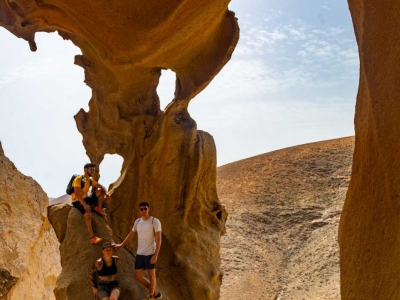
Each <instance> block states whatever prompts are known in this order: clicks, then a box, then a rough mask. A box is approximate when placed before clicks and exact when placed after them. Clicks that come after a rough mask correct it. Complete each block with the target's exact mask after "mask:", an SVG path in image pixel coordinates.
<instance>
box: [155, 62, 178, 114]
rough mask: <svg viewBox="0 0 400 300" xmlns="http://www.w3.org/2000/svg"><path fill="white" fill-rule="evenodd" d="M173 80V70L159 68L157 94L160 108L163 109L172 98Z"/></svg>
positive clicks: (174, 76)
mask: <svg viewBox="0 0 400 300" xmlns="http://www.w3.org/2000/svg"><path fill="white" fill-rule="evenodd" d="M175 81H176V74H175V72H173V71H171V70H161V76H160V80H159V82H158V86H157V94H158V95H159V97H160V109H161V110H165V109H166V108H167V106H168V105H169V104H170V103H171V102H172V100H173V99H174V93H175Z"/></svg>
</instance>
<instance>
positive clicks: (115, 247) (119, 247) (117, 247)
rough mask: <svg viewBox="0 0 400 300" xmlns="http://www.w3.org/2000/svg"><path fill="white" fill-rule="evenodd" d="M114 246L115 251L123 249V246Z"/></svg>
mask: <svg viewBox="0 0 400 300" xmlns="http://www.w3.org/2000/svg"><path fill="white" fill-rule="evenodd" d="M112 246H113V248H114V249H115V251H118V250H119V249H121V248H122V246H123V245H122V244H113V245H112Z"/></svg>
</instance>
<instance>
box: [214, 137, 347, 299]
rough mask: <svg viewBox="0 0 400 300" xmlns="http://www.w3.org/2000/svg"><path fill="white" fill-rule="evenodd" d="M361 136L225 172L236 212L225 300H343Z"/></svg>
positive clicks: (226, 260) (221, 188)
mask: <svg viewBox="0 0 400 300" xmlns="http://www.w3.org/2000/svg"><path fill="white" fill-rule="evenodd" d="M353 148H354V138H353V137H350V138H343V139H336V140H330V141H323V142H319V143H312V144H306V145H301V146H296V147H291V148H287V149H283V150H278V151H274V152H270V153H266V154H263V155H259V156H256V157H252V158H248V159H245V160H241V161H238V162H235V163H231V164H228V165H225V166H222V167H219V168H218V182H217V184H218V193H219V198H220V200H221V202H222V203H223V204H225V206H226V208H227V211H228V213H229V216H228V221H227V225H226V227H227V235H225V236H223V237H222V245H221V258H222V269H223V271H224V277H223V284H222V287H221V299H222V300H228V299H234V300H235V299H236V300H244V299H271V300H272V299H276V300H283V299H300V300H302V299H340V283H339V247H338V244H337V230H338V224H339V219H340V214H341V208H342V206H343V202H344V199H345V196H346V191H347V187H348V184H349V179H350V172H351V163H352V155H353Z"/></svg>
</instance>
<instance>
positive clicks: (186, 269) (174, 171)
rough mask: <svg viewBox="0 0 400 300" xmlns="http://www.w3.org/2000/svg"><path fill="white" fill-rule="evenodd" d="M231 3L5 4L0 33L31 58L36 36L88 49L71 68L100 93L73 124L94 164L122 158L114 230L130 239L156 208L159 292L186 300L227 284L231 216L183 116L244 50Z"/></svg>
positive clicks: (203, 146)
mask: <svg viewBox="0 0 400 300" xmlns="http://www.w3.org/2000/svg"><path fill="white" fill-rule="evenodd" d="M228 3H229V0H205V1H189V0H171V1H166V2H160V1H154V0H149V1H138V0H129V1H127V0H123V1H111V2H110V1H109V2H101V1H77V0H68V1H66V0H53V1H46V0H44V1H43V0H41V1H37V0H15V1H9V0H0V25H1V26H3V27H5V28H6V29H8V30H9V31H11V32H12V33H14V34H15V35H16V36H18V37H21V38H24V39H25V40H27V41H28V42H29V44H30V47H31V49H32V50H36V44H35V41H34V35H35V32H37V31H46V32H52V31H55V30H57V31H58V33H59V34H60V35H61V36H62V37H63V38H65V39H70V40H71V41H72V42H73V43H74V44H75V45H77V46H78V47H79V48H80V49H81V50H82V55H79V56H77V57H76V59H75V63H76V64H77V65H79V66H81V67H83V68H84V70H85V82H86V84H87V85H88V86H90V87H91V88H92V91H93V93H92V99H91V100H90V103H89V107H90V110H89V112H84V111H83V110H81V111H80V112H79V113H78V114H77V115H76V116H75V119H76V122H77V126H78V129H79V131H80V132H81V133H82V136H83V144H84V146H85V148H86V151H87V154H88V156H89V158H90V159H91V161H92V162H94V163H97V164H100V163H101V161H102V159H103V157H104V155H105V154H107V153H108V154H115V153H117V154H119V155H121V156H122V157H123V158H124V163H123V167H122V171H121V177H120V179H119V180H118V181H117V182H116V184H115V185H114V186H113V199H114V201H113V203H112V205H111V207H110V210H111V228H112V230H113V232H114V233H115V234H116V235H117V236H119V237H124V236H125V235H126V234H127V232H128V231H129V230H130V229H131V226H132V223H133V220H134V219H135V211H136V209H137V205H138V203H139V202H140V201H142V200H147V201H150V202H151V205H152V206H153V208H154V209H153V213H154V214H155V215H156V216H157V217H159V218H160V219H161V221H162V223H163V228H164V232H163V239H164V240H163V251H162V253H161V257H160V265H161V269H160V272H159V274H160V282H163V284H164V286H165V288H166V294H169V293H174V291H179V293H180V297H181V298H186V299H218V297H219V287H220V284H221V272H220V256H219V250H220V235H221V233H222V232H224V230H225V219H226V216H227V213H226V211H225V209H224V208H223V206H222V205H221V203H220V202H219V200H218V197H217V192H216V183H215V182H216V158H215V145H214V141H213V138H212V137H211V136H210V135H209V134H207V133H205V132H201V131H197V128H196V123H195V121H194V120H193V119H191V117H190V115H189V113H188V110H187V108H188V105H189V101H190V100H191V99H192V98H193V97H194V96H195V95H196V94H198V93H199V92H200V91H201V90H203V89H204V88H205V87H206V86H207V85H208V84H209V82H210V81H211V80H212V79H213V77H214V76H215V75H216V74H217V73H218V72H219V71H220V70H221V68H222V67H223V66H224V65H225V63H226V62H227V61H228V60H229V59H230V56H231V54H232V52H233V50H234V48H235V45H236V43H237V40H238V35H239V29H238V25H237V21H236V19H235V17H234V14H233V13H232V12H230V11H228V9H227V5H228ZM162 69H170V70H172V71H174V72H175V73H176V89H175V97H174V99H173V100H172V102H171V103H170V104H169V106H168V107H167V108H166V110H165V111H161V110H160V103H159V98H158V95H157V92H156V88H157V84H158V81H159V78H160V75H161V70H162ZM133 247H134V245H132V249H133ZM60 299H61V298H60Z"/></svg>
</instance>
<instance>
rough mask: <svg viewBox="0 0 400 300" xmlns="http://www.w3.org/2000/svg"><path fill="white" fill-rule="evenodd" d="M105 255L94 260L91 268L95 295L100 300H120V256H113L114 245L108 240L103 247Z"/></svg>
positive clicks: (91, 279)
mask: <svg viewBox="0 0 400 300" xmlns="http://www.w3.org/2000/svg"><path fill="white" fill-rule="evenodd" d="M102 249H103V250H102V252H103V257H101V258H99V259H98V260H96V261H95V262H94V265H93V266H92V267H91V268H90V270H89V278H90V281H91V283H92V290H93V295H94V297H95V298H97V297H98V298H99V299H100V300H118V297H119V295H120V294H121V288H120V287H119V286H118V281H117V264H116V260H117V259H118V256H113V255H112V253H113V246H112V245H111V243H109V242H106V243H104V244H103V247H102ZM96 273H97V275H98V279H99V280H98V284H96V278H95V274H96Z"/></svg>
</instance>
